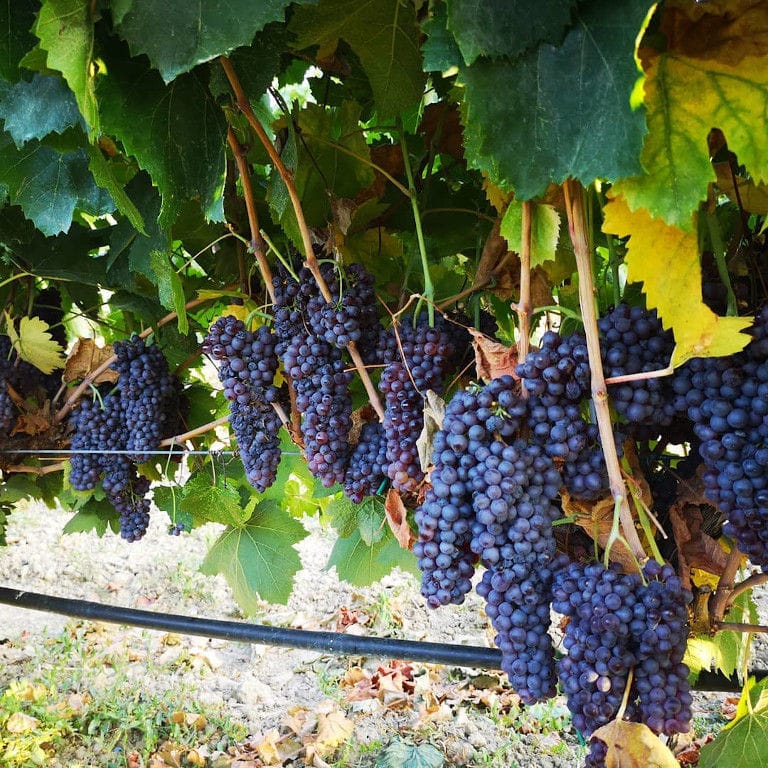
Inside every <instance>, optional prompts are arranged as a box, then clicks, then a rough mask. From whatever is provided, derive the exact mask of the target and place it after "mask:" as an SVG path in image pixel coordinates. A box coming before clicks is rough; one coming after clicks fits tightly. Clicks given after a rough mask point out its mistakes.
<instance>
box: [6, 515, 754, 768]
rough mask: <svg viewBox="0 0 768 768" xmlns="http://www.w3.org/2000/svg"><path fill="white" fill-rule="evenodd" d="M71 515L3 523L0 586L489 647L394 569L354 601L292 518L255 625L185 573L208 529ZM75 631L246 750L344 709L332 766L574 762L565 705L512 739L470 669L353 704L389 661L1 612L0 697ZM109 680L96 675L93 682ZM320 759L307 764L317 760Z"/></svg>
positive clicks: (321, 544)
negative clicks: (170, 530) (82, 524)
mask: <svg viewBox="0 0 768 768" xmlns="http://www.w3.org/2000/svg"><path fill="white" fill-rule="evenodd" d="M68 518H69V514H68V513H66V512H63V511H51V510H48V509H46V508H44V507H43V506H39V505H29V506H27V507H25V508H22V509H21V510H18V511H16V512H14V514H13V515H12V516H11V520H10V525H9V528H8V541H9V546H8V547H6V548H4V549H2V550H0V572H2V574H3V575H2V580H1V581H0V585H2V586H6V587H11V588H20V589H26V590H30V591H35V592H42V593H47V594H52V595H57V596H62V597H69V598H77V599H84V600H95V601H99V602H105V603H109V604H113V605H121V606H127V607H133V608H142V609H145V610H151V611H158V612H161V613H162V612H168V613H178V614H187V615H194V616H205V617H208V618H213V619H226V620H242V621H245V620H249V621H254V622H256V623H262V624H274V625H279V626H285V627H295V628H304V629H336V627H337V622H338V621H339V620H340V619H341V617H343V616H344V615H347V616H349V615H352V616H354V617H356V618H357V619H359V620H360V621H361V622H363V623H362V625H360V624H358V625H353V627H352V628H351V630H350V631H359V632H361V633H366V634H371V635H377V636H386V635H390V636H394V637H400V638H404V639H410V640H429V641H432V642H445V643H458V644H466V645H475V646H477V645H488V644H489V643H490V642H491V633H490V632H489V629H488V625H487V621H486V619H485V616H484V613H483V609H482V604H481V601H480V600H479V598H477V596H476V595H471V596H470V599H469V600H468V601H467V602H466V603H465V604H464V605H462V606H458V607H448V608H443V609H440V610H437V611H430V610H428V609H426V608H425V607H424V603H423V600H422V598H421V596H420V595H419V593H418V584H417V581H416V579H415V578H414V577H413V576H411V575H408V574H404V573H401V572H399V571H397V572H395V573H393V574H392V575H391V576H389V577H387V578H385V579H383V580H382V581H381V582H379V583H378V584H376V585H374V586H372V587H370V588H366V589H358V588H355V587H352V586H350V585H349V584H346V583H344V582H340V581H339V579H338V578H337V577H336V573H335V571H334V570H331V571H327V570H324V566H325V563H326V560H327V557H328V554H329V552H330V550H331V547H332V546H333V541H334V533H333V531H331V530H326V529H324V528H322V527H321V526H320V525H319V524H318V522H317V521H316V520H314V519H309V520H307V521H305V524H306V525H307V528H308V529H309V530H310V535H309V536H308V537H307V538H306V539H305V540H304V541H303V542H301V543H300V544H299V545H298V550H299V552H300V555H301V558H302V562H303V566H304V568H303V570H302V571H301V572H300V573H299V574H298V575H297V578H296V583H295V588H294V591H293V595H292V597H291V599H290V601H289V602H288V605H287V606H281V605H269V604H266V603H264V604H263V606H262V608H261V611H260V613H259V615H257V616H253V617H250V618H249V619H244V618H243V617H242V614H241V612H240V610H239V609H238V607H237V605H236V604H235V602H234V600H233V598H232V594H231V591H230V589H229V587H228V585H227V583H226V582H225V580H224V579H223V578H221V577H216V578H210V577H207V576H203V575H201V574H200V573H199V572H198V570H197V569H198V568H199V566H200V564H201V562H202V560H203V558H204V557H205V554H206V552H207V548H208V546H209V545H210V543H212V542H213V541H214V540H215V538H216V536H217V535H218V532H219V530H220V528H218V527H217V526H214V525H209V526H206V527H205V528H203V529H199V530H197V531H195V532H193V533H192V534H190V535H183V536H181V537H173V536H168V535H167V534H166V532H165V529H166V522H167V521H166V520H165V519H164V515H161V514H159V513H156V514H155V515H154V517H153V523H152V525H151V527H150V530H149V532H148V534H147V536H146V537H145V538H144V539H143V540H142V541H141V542H139V543H136V544H126V543H125V542H122V541H121V540H120V539H119V538H118V537H116V536H114V535H112V534H107V535H106V536H105V537H103V538H101V539H99V538H98V537H97V536H96V535H95V534H93V533H90V534H84V533H78V534H71V535H63V534H62V533H61V531H62V527H63V525H64V524H65V523H66V521H67V519H68ZM86 630H87V631H98V632H100V633H104V637H103V638H102V642H101V646H102V647H104V646H107V647H108V648H109V649H111V652H112V653H115V652H117V654H118V655H120V654H121V653H122V651H123V650H124V655H125V657H126V659H127V661H128V667H129V671H130V674H131V675H134V676H138V677H139V678H143V682H142V685H146V686H147V689H148V690H152V689H157V690H166V689H172V688H173V687H174V686H176V687H182V688H184V689H185V690H191V691H193V695H194V698H195V701H196V702H197V703H198V704H202V705H204V706H205V707H210V708H211V710H214V709H215V710H216V711H223V712H225V713H227V714H228V715H229V717H230V718H231V719H232V720H234V721H236V722H239V723H241V724H242V725H243V726H244V728H245V732H247V733H248V734H249V736H248V740H250V742H251V743H252V744H258V743H259V742H262V743H263V741H264V739H265V737H266V738H267V739H268V738H269V735H270V734H272V735H274V734H275V733H276V732H277V733H284V732H285V723H286V719H287V718H289V717H290V716H291V714H293V715H294V716H295V715H296V712H297V709H298V710H300V711H310V712H314V711H323V708H326V709H328V708H331V709H333V708H335V709H338V710H339V711H342V712H344V713H345V714H346V716H347V717H348V718H349V719H350V720H351V721H352V723H353V724H354V730H353V732H352V735H351V736H350V738H349V739H348V740H347V742H346V743H347V748H346V750H343V749H342V750H341V752H342V753H343V754H341V755H340V752H339V751H337V752H335V753H333V752H331V753H329V754H324V755H323V757H324V759H325V760H326V761H327V764H329V765H339V766H341V765H350V766H373V765H374V763H375V760H376V756H377V752H380V751H381V748H383V747H384V746H386V745H387V744H388V743H390V742H391V741H392V739H394V738H408V739H411V740H412V741H414V743H420V742H424V741H428V742H429V743H431V744H433V745H435V746H436V747H437V748H438V749H439V750H440V751H441V752H442V753H443V754H444V756H445V758H446V764H448V765H467V766H499V767H500V766H502V765H503V766H515V765H519V766H529V765H543V766H548V767H549V766H551V767H552V768H571V767H572V766H574V767H575V766H580V765H582V762H583V755H584V750H583V748H581V747H579V746H578V740H577V737H576V734H575V733H574V732H573V731H572V730H571V729H569V728H568V727H567V726H566V727H565V729H558V727H557V726H558V724H559V721H560V719H562V718H563V717H565V719H566V720H567V712H566V710H565V707H564V700H563V699H556V700H554V701H553V702H552V703H549V704H547V705H542V706H539V708H538V709H537V708H533V709H532V710H523V711H522V712H518V710H517V709H516V708H513V717H514V719H515V723H516V727H515V728H510V727H508V725H507V724H505V723H504V722H503V720H504V718H501V717H499V716H498V714H497V710H498V709H499V708H501V709H503V708H504V707H503V705H504V704H505V703H507V704H508V703H509V699H510V696H509V692H508V691H505V690H504V688H503V687H502V686H499V685H492V686H491V687H490V688H489V689H487V690H485V691H482V690H475V689H474V688H473V686H472V681H473V680H476V679H483V678H477V676H478V675H480V674H481V673H482V672H483V671H482V670H471V669H461V670H459V669H448V668H445V667H440V666H429V665H415V666H416V673H415V674H416V676H417V679H418V680H419V681H420V682H419V683H418V684H417V686H416V690H415V691H411V692H409V693H408V695H407V696H405V695H401V696H398V694H397V692H395V693H393V694H392V695H391V696H390V697H389V698H387V697H385V696H381V697H379V698H378V699H377V698H372V699H364V700H362V701H350V700H349V698H350V697H349V692H350V690H351V688H350V686H346V687H344V686H342V685H340V680H342V678H343V677H344V675H345V674H346V675H347V679H349V676H350V675H353V674H355V673H357V674H358V676H359V675H360V674H363V675H365V674H367V675H369V676H370V674H372V673H373V672H374V671H375V670H376V668H377V666H378V665H379V664H381V663H383V662H386V661H388V660H377V659H350V658H343V657H336V656H333V655H331V654H328V653H323V652H316V651H306V650H295V649H287V648H275V647H267V646H263V645H248V644H244V643H234V642H227V641H218V640H208V639H205V638H199V637H189V636H180V637H170V638H169V637H168V636H167V635H166V634H165V633H162V632H158V631H149V630H139V629H130V628H125V627H118V626H116V625H99V626H97V627H96V628H95V629H94V627H93V625H92V624H90V623H89V622H79V621H78V620H73V619H69V618H67V617H64V616H58V615H54V614H48V613H41V612H37V611H30V610H25V609H21V608H15V607H10V606H6V605H0V691H1V690H2V689H3V688H4V687H5V686H7V685H8V683H9V682H10V681H11V680H14V679H17V678H18V677H19V675H20V673H21V670H22V669H23V668H24V664H29V662H30V660H31V659H36V660H38V662H39V663H44V662H45V648H46V645H45V643H46V641H47V639H49V638H51V637H56V636H57V635H59V634H60V633H62V632H69V633H73V634H77V633H78V632H79V633H80V635H82V634H83V632H85V631H86ZM115 649H117V651H115ZM73 663H75V664H76V663H80V662H78V661H77V659H74V660H73ZM758 666H766V665H760V664H758ZM358 667H361V668H362V669H363V672H362V673H360V672H359V671H358V669H357V668H358ZM350 670H351V671H350ZM109 673H110V670H109V668H105V672H104V674H109ZM425 681H428V682H427V683H426V684H425ZM721 699H722V696H721V695H710V696H707V697H700V699H699V706H700V709H701V712H702V713H703V714H702V717H703V718H707V717H709V714H708V713H709V712H710V711H712V710H713V709H714V710H716V709H717V708H718V707H719V702H720V700H721ZM366 745H367V746H366ZM71 759H73V760H74V758H71ZM317 759H319V758H317ZM317 759H316V761H315V764H316V765H319V764H321V763H318V762H317ZM91 760H92V758H85V757H84V758H83V762H82V763H77V762H75V763H73V762H70V763H58V765H68V766H72V765H75V764H77V765H78V766H80V765H82V766H97V765H98V766H101V765H104V766H106V765H108V763H106V762H98V761H96V762H92V761H91ZM334 761H335V762H334ZM255 764H256V763H254V765H255ZM292 764H293V765H299V766H300V765H304V762H302V761H301V759H299V760H298V761H297V762H294V763H292Z"/></svg>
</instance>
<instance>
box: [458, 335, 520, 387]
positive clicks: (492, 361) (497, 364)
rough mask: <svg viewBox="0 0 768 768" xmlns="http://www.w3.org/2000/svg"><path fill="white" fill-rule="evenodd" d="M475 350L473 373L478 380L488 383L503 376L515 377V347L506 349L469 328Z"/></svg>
mask: <svg viewBox="0 0 768 768" xmlns="http://www.w3.org/2000/svg"><path fill="white" fill-rule="evenodd" d="M468 330H469V333H470V334H471V335H472V346H473V347H474V350H475V372H476V375H477V378H478V379H484V380H485V381H490V380H491V379H495V378H497V377H498V376H503V375H505V374H511V375H513V376H514V375H515V367H516V366H517V360H518V358H517V346H511V347H507V346H505V345H504V344H501V343H500V342H498V341H496V340H495V339H491V338H489V337H488V336H486V335H485V334H483V333H480V331H478V330H477V329H476V328H469V329H468Z"/></svg>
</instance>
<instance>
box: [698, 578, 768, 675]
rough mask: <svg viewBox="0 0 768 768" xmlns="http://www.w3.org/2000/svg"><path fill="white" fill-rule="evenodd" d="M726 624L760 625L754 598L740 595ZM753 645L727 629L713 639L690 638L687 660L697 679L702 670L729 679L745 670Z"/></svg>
mask: <svg viewBox="0 0 768 768" xmlns="http://www.w3.org/2000/svg"><path fill="white" fill-rule="evenodd" d="M724 621H727V622H730V621H733V622H739V623H757V621H758V616H757V607H756V606H755V603H754V600H753V599H752V597H751V595H749V594H748V593H742V594H741V595H739V596H738V597H737V598H736V600H734V604H733V605H732V606H731V609H730V610H729V611H728V613H727V614H726V616H725V618H724ZM750 646H751V641H750V638H749V636H748V635H746V634H745V633H743V632H732V631H731V630H723V631H721V632H717V633H716V634H715V635H714V636H712V637H710V636H694V637H691V638H689V639H688V644H687V646H686V648H685V658H684V659H683V661H684V662H685V663H686V664H687V665H688V668H689V669H690V670H691V674H692V675H694V676H695V677H698V675H699V673H700V672H702V671H710V670H712V669H714V670H717V671H718V672H722V673H723V674H724V675H725V676H726V677H733V675H734V674H736V673H738V672H739V671H740V670H741V669H742V668H743V664H744V659H745V655H746V654H748V653H749V649H750Z"/></svg>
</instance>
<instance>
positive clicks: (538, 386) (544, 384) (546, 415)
mask: <svg viewBox="0 0 768 768" xmlns="http://www.w3.org/2000/svg"><path fill="white" fill-rule="evenodd" d="M517 375H518V376H519V377H520V378H521V380H522V382H523V386H524V387H525V389H526V390H527V392H528V393H529V397H528V423H529V426H530V429H531V436H532V439H533V440H534V441H535V442H536V443H538V444H539V445H540V446H541V447H542V448H543V449H544V450H545V451H546V453H547V455H548V456H550V457H551V458H553V459H562V460H563V461H565V462H572V461H575V460H576V459H577V458H578V457H579V454H580V453H581V452H582V451H583V450H584V449H585V448H586V447H587V446H588V445H589V444H590V443H594V442H595V440H596V438H597V427H596V425H594V424H590V423H589V422H587V421H586V420H585V419H584V418H583V417H582V415H581V402H582V400H584V398H585V397H586V395H587V394H588V392H589V387H590V370H589V356H588V354H587V344H586V341H585V339H584V337H583V336H581V335H580V334H573V335H571V336H561V335H560V334H559V333H557V332H555V331H547V332H546V333H545V334H544V336H543V337H542V339H541V347H540V348H539V349H538V350H534V351H532V352H529V353H528V355H527V357H526V358H525V361H524V362H523V363H521V364H520V365H518V366H517Z"/></svg>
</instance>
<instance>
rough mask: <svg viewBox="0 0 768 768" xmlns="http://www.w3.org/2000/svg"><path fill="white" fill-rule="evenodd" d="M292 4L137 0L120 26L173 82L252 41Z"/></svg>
mask: <svg viewBox="0 0 768 768" xmlns="http://www.w3.org/2000/svg"><path fill="white" fill-rule="evenodd" d="M301 2H313V0H299V3H301ZM290 3H291V0H262V1H261V2H258V3H253V2H251V0H226V2H225V1H224V0H214V1H213V2H205V3H188V2H185V0H175V1H174V2H170V3H158V2H155V0H133V2H132V3H131V7H130V8H127V9H125V11H124V12H123V13H121V14H120V16H119V19H118V23H117V30H118V31H119V33H120V35H121V36H122V37H123V38H124V39H125V40H126V41H127V42H128V45H129V46H130V48H131V53H132V54H133V55H134V56H138V55H139V54H141V53H145V54H147V56H148V57H149V59H150V61H151V62H152V64H153V66H155V67H156V68H157V69H158V70H160V74H161V75H162V76H163V79H164V80H165V82H166V83H170V82H171V80H174V79H175V78H176V77H178V76H179V75H181V74H182V73H184V72H189V71H190V70H192V69H193V68H194V67H195V66H197V65H198V64H202V63H203V62H205V61H210V60H211V59H215V58H217V57H218V56H225V55H226V54H228V53H229V52H230V51H232V50H234V49H235V48H239V47H240V46H243V45H249V44H250V43H251V41H252V40H253V37H254V35H255V34H256V33H257V32H258V31H259V30H261V29H263V28H264V27H265V26H266V25H267V24H269V23H270V22H272V21H282V20H283V19H284V18H285V9H286V8H287V7H288V6H289V5H290ZM251 95H252V96H253V97H256V96H257V95H258V94H257V93H252V94H251Z"/></svg>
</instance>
